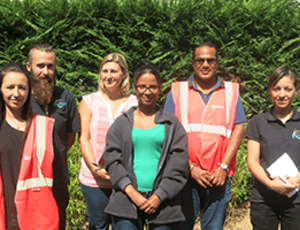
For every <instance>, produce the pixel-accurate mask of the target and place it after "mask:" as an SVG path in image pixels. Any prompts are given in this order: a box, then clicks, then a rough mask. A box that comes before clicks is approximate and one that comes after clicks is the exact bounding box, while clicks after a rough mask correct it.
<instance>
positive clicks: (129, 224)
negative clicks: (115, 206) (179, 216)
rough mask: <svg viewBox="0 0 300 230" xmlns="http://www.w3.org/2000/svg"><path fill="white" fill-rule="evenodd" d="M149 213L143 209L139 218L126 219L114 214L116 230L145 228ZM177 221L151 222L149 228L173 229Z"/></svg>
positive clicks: (150, 229)
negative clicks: (168, 222) (166, 222)
mask: <svg viewBox="0 0 300 230" xmlns="http://www.w3.org/2000/svg"><path fill="white" fill-rule="evenodd" d="M146 217H147V214H145V213H144V212H143V211H138V219H137V220H132V219H126V218H121V217H117V216H113V222H114V226H115V230H143V229H144V225H145V224H147V223H146V222H147V220H146ZM175 226H176V223H170V224H159V225H156V224H150V225H149V230H173V229H175V228H176V227H175Z"/></svg>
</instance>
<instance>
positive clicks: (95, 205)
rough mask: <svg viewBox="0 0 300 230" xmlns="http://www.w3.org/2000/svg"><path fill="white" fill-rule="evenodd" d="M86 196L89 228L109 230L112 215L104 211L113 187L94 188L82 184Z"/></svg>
mask: <svg viewBox="0 0 300 230" xmlns="http://www.w3.org/2000/svg"><path fill="white" fill-rule="evenodd" d="M80 186H81V190H82V193H83V195H84V197H85V201H86V204H87V209H88V215H89V221H90V223H89V230H108V227H109V224H110V223H111V217H110V215H108V214H106V213H105V212H104V209H105V208H106V206H107V204H108V200H109V196H110V194H111V189H107V188H94V187H89V186H86V185H83V184H80Z"/></svg>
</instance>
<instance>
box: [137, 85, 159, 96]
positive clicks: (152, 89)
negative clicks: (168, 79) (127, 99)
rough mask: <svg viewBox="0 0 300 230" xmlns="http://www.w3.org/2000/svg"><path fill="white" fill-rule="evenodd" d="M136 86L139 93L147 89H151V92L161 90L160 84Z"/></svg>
mask: <svg viewBox="0 0 300 230" xmlns="http://www.w3.org/2000/svg"><path fill="white" fill-rule="evenodd" d="M136 88H137V90H138V91H139V93H145V92H146V91H147V90H149V91H150V92H151V93H153V94H157V93H158V90H159V86H157V85H150V86H146V85H137V86H136Z"/></svg>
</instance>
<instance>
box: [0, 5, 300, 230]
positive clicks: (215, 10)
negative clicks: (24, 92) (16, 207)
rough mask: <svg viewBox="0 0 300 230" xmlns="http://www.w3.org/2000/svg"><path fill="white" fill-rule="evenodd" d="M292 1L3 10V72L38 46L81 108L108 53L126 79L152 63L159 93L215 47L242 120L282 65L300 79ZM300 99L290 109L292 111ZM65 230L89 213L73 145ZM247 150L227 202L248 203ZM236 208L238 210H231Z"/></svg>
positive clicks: (256, 108)
mask: <svg viewBox="0 0 300 230" xmlns="http://www.w3.org/2000/svg"><path fill="white" fill-rule="evenodd" d="M291 2H292V1H291V0H264V1H261V0H211V1H209V0H189V1H186V0H176V1H175V0H122V1H121V0H119V1H118V0H70V1H67V0H47V1H45V0H23V1H22V2H20V1H16V0H13V1H11V0H1V2H0V15H1V17H0V29H1V33H0V66H2V65H3V64H4V63H6V62H9V61H21V62H23V63H25V62H26V60H27V54H28V52H29V50H30V48H31V47H32V46H33V45H34V44H36V43H49V44H51V45H53V46H54V48H55V52H56V54H57V63H58V68H57V75H58V81H57V84H58V85H60V86H62V87H65V88H67V89H69V90H70V91H72V92H73V93H74V95H75V96H76V97H77V98H78V100H80V97H81V96H82V95H84V94H86V93H89V92H91V91H95V90H96V85H97V81H98V67H99V63H100V62H101V60H102V58H103V57H104V56H105V55H107V54H108V53H111V52H120V53H122V54H123V55H124V56H125V57H126V58H127V61H128V65H129V69H130V73H131V75H132V71H133V70H134V68H135V67H136V66H137V65H138V64H139V62H140V61H142V60H150V61H152V62H154V63H156V64H157V65H158V66H159V67H160V68H161V70H162V76H163V77H164V84H163V89H162V94H161V97H160V104H161V105H163V103H164V100H165V97H166V95H167V92H168V91H169V88H170V84H171V82H173V81H175V80H182V79H186V78H187V77H188V76H189V75H191V74H192V68H191V64H190V59H191V57H192V51H193V47H194V45H197V44H200V43H201V42H203V41H211V42H213V43H215V44H216V45H217V46H218V47H219V55H220V57H221V62H220V68H219V74H220V75H222V76H223V77H224V78H225V79H230V80H237V81H239V82H241V83H242V84H241V85H242V89H241V92H242V95H243V97H242V100H243V103H244V108H245V112H246V114H247V117H248V118H250V117H251V116H253V115H254V114H257V113H260V112H262V111H266V110H267V109H268V108H269V107H270V106H271V103H270V98H269V94H268V88H267V76H268V75H269V74H270V73H271V72H272V71H273V70H274V69H275V68H276V67H278V66H280V65H289V66H291V67H293V68H294V69H295V70H296V71H297V72H298V73H300V58H299V49H300V46H299V44H300V24H299V21H300V16H299V9H297V8H296V6H297V4H296V3H294V4H292V3H291ZM299 103H300V102H299V97H297V98H296V100H295V105H298V104H299ZM69 155H70V157H69V165H70V178H71V185H70V194H71V202H70V206H69V223H68V224H69V225H68V227H69V229H80V228H81V226H82V224H83V223H84V221H85V220H86V209H85V204H84V201H83V197H82V194H81V191H80V188H79V182H78V179H77V176H78V173H79V170H80V160H79V159H80V151H79V148H78V144H76V146H74V147H73V148H72V149H71V150H70V152H69ZM251 182H252V181H251V175H250V173H249V171H248V170H247V163H246V142H245V143H243V145H242V147H241V149H240V151H239V153H238V164H237V173H236V176H235V178H234V180H233V184H234V188H233V202H237V203H241V202H243V201H244V200H247V199H249V194H250V189H251ZM232 204H234V203H232Z"/></svg>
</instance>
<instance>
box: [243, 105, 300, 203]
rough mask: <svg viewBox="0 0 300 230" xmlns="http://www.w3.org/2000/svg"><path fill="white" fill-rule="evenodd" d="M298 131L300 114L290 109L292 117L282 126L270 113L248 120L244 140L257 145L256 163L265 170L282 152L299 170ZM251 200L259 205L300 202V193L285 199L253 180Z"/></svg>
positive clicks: (299, 146) (299, 142)
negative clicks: (257, 161)
mask: <svg viewBox="0 0 300 230" xmlns="http://www.w3.org/2000/svg"><path fill="white" fill-rule="evenodd" d="M297 131H298V132H299V133H300V113H299V112H298V111H297V109H296V108H293V115H292V117H291V118H290V119H289V120H288V121H287V122H286V123H285V124H283V123H282V122H281V120H279V119H278V118H277V117H276V116H275V115H274V114H273V113H272V110H271V112H267V113H263V114H261V115H256V116H254V117H253V118H252V119H251V120H250V122H249V124H248V127H247V130H246V133H245V137H246V138H248V139H253V140H255V141H257V142H259V143H260V159H259V160H260V164H261V166H262V167H263V168H264V169H265V171H266V169H267V168H268V167H269V166H270V165H271V164H272V163H273V162H274V161H276V160H277V159H278V158H279V157H280V156H281V155H282V154H284V153H288V154H289V156H290V157H291V159H292V160H293V162H294V163H295V165H296V166H297V168H298V170H299V171H300V136H299V137H297ZM250 154H251V153H250ZM266 172H267V171H266ZM267 174H268V173H267ZM268 175H269V174H268ZM250 200H251V201H252V202H259V203H261V202H268V203H300V194H299V192H298V193H297V194H295V195H294V196H292V197H291V198H287V197H286V196H284V195H280V194H278V193H276V192H274V191H271V190H269V189H267V187H265V186H264V185H263V184H261V183H260V182H259V181H258V180H255V183H254V187H253V190H252V196H251V199H250Z"/></svg>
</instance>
